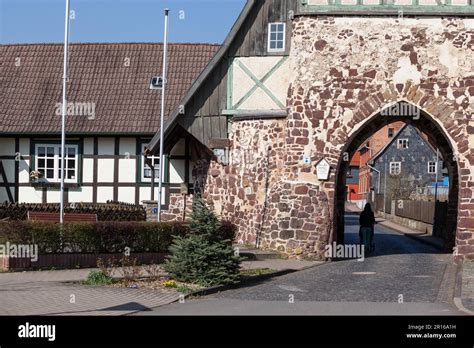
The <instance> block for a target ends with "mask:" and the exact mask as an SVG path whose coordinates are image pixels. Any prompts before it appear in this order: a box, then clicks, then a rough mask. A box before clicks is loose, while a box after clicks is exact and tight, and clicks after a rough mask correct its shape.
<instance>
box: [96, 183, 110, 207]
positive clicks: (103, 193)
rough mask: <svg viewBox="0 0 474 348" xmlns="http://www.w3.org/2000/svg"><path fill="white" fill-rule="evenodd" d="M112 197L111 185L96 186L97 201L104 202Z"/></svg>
mask: <svg viewBox="0 0 474 348" xmlns="http://www.w3.org/2000/svg"><path fill="white" fill-rule="evenodd" d="M113 199H114V188H113V187H100V186H99V187H97V203H105V202H107V201H111V200H113Z"/></svg>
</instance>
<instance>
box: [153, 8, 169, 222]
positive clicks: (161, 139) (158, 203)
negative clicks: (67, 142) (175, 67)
mask: <svg viewBox="0 0 474 348" xmlns="http://www.w3.org/2000/svg"><path fill="white" fill-rule="evenodd" d="M169 12H170V10H169V9H167V8H166V9H165V33H164V40H163V74H162V83H163V86H162V89H161V119H160V171H159V173H158V174H159V175H158V178H159V181H158V201H157V206H158V209H157V214H156V215H157V221H158V222H160V221H161V199H162V198H161V196H162V187H163V172H164V161H163V128H164V118H165V92H166V82H167V81H166V58H167V53H168V15H169Z"/></svg>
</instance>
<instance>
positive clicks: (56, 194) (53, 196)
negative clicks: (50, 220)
mask: <svg viewBox="0 0 474 348" xmlns="http://www.w3.org/2000/svg"><path fill="white" fill-rule="evenodd" d="M60 200H61V192H60V191H59V189H51V188H48V192H47V193H46V202H48V203H59V202H60Z"/></svg>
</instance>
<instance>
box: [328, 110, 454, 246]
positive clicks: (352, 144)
mask: <svg viewBox="0 0 474 348" xmlns="http://www.w3.org/2000/svg"><path fill="white" fill-rule="evenodd" d="M398 121H402V122H404V123H406V124H408V125H411V126H413V127H415V128H416V129H418V130H419V131H420V132H422V133H423V134H425V135H426V136H427V137H428V138H429V141H430V143H431V144H435V146H436V148H438V149H439V152H440V158H442V159H443V161H444V163H445V166H446V169H447V172H448V177H449V193H448V200H447V216H446V221H443V223H442V226H436V225H437V224H438V225H441V224H440V223H435V225H434V226H433V230H436V231H437V234H438V236H439V237H441V238H442V240H443V244H444V251H446V252H450V251H452V249H453V247H454V245H455V238H456V227H457V218H458V193H459V178H458V160H457V157H456V152H455V151H454V149H453V147H452V144H451V143H450V141H449V139H448V137H447V135H446V133H445V131H444V130H443V129H442V128H441V127H440V125H439V124H438V123H437V122H436V121H435V119H434V118H433V117H432V116H431V115H429V114H428V113H427V112H425V111H423V110H422V109H420V108H418V107H417V106H415V105H413V104H411V103H408V102H405V101H401V102H399V103H397V104H393V105H391V106H389V107H387V108H385V109H383V110H381V111H380V112H378V113H377V114H375V115H374V116H372V117H370V118H369V119H367V121H365V122H364V123H363V124H362V126H361V127H360V128H359V129H358V130H357V131H355V132H354V134H352V136H350V138H349V139H348V141H347V143H346V145H345V146H344V148H343V149H342V152H341V157H340V160H339V163H338V166H337V171H336V183H335V184H336V185H335V191H336V192H335V193H336V194H335V205H334V231H335V232H336V233H335V234H334V235H333V236H334V237H333V241H336V242H337V243H338V244H343V243H344V230H345V202H346V199H347V188H346V175H347V172H348V170H349V166H350V159H351V158H352V157H353V155H354V154H355V152H356V151H357V150H358V149H359V148H360V147H361V146H363V144H364V142H365V141H366V139H367V138H369V137H370V136H371V135H373V134H375V133H376V132H377V131H378V130H380V129H381V128H383V127H384V126H387V125H389V124H393V123H394V122H398ZM379 185H380V184H379ZM372 196H373V194H372ZM368 199H369V201H371V200H370V197H369V198H368Z"/></svg>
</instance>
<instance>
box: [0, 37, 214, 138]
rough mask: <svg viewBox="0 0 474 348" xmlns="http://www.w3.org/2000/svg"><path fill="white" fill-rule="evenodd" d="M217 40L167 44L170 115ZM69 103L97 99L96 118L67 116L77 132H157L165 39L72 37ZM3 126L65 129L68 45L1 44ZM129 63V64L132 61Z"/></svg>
mask: <svg viewBox="0 0 474 348" xmlns="http://www.w3.org/2000/svg"><path fill="white" fill-rule="evenodd" d="M219 47H220V46H219V45H213V44H170V45H169V55H168V58H169V65H168V85H167V91H166V109H167V110H166V111H167V112H166V115H169V114H170V112H172V110H174V109H175V108H176V107H177V105H178V103H179V101H180V100H181V98H182V97H183V95H184V94H185V93H186V92H187V90H188V89H189V87H190V86H191V84H192V83H193V81H194V80H195V79H196V78H197V77H198V76H199V73H200V72H201V71H202V70H203V69H204V68H205V66H206V65H207V63H208V62H209V61H210V60H211V58H212V57H213V56H214V54H215V53H216V52H217V50H218V49H219ZM69 52H70V54H69V84H68V89H69V91H68V102H78V103H95V118H94V119H88V117H84V116H68V120H67V132H69V133H73V134H94V133H95V134H107V133H119V134H130V133H136V134H144V133H145V134H154V133H155V132H156V131H158V130H159V119H160V102H161V90H159V89H155V90H151V89H150V88H149V87H150V81H151V78H152V77H153V76H159V75H161V70H162V56H163V45H162V44H155V43H117V44H102V43H100V44H71V46H70V51H69ZM0 57H1V58H0V132H1V134H5V133H11V134H18V133H48V134H52V133H54V134H57V133H60V131H61V116H58V115H56V106H57V103H60V102H61V100H62V72H63V45H61V44H26V45H0ZM128 63H129V64H128Z"/></svg>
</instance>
